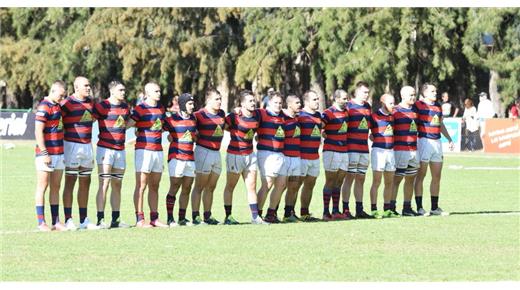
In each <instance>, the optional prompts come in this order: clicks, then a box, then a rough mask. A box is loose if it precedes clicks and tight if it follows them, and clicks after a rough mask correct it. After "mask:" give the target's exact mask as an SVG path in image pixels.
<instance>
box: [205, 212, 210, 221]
mask: <svg viewBox="0 0 520 290" xmlns="http://www.w3.org/2000/svg"><path fill="white" fill-rule="evenodd" d="M210 217H211V212H210V211H205V212H204V220H208V219H209V218H210Z"/></svg>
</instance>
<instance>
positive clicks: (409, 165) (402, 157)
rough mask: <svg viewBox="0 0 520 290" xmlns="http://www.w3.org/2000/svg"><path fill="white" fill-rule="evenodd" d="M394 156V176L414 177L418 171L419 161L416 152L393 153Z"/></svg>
mask: <svg viewBox="0 0 520 290" xmlns="http://www.w3.org/2000/svg"><path fill="white" fill-rule="evenodd" d="M394 156H395V167H396V171H395V175H397V176H409V175H415V174H416V173H417V170H418V169H419V159H418V158H417V151H394Z"/></svg>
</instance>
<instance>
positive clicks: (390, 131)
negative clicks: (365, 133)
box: [383, 125, 394, 136]
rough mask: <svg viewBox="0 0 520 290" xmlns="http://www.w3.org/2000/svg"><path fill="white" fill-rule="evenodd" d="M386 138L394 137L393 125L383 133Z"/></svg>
mask: <svg viewBox="0 0 520 290" xmlns="http://www.w3.org/2000/svg"><path fill="white" fill-rule="evenodd" d="M383 134H384V135H385V136H394V129H393V128H392V126H391V125H387V126H386V129H385V132H384V133H383Z"/></svg>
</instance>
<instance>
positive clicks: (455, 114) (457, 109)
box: [453, 107, 459, 117]
mask: <svg viewBox="0 0 520 290" xmlns="http://www.w3.org/2000/svg"><path fill="white" fill-rule="evenodd" d="M458 114H459V107H455V112H454V113H453V117H457V115H458Z"/></svg>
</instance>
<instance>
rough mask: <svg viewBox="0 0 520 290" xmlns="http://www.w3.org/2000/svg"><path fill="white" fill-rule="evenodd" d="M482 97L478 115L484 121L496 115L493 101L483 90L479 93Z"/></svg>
mask: <svg viewBox="0 0 520 290" xmlns="http://www.w3.org/2000/svg"><path fill="white" fill-rule="evenodd" d="M478 96H479V98H480V102H479V103H478V110H477V115H478V118H479V119H480V120H481V121H483V119H490V118H494V117H495V109H494V108H493V103H492V102H491V100H489V99H488V97H487V94H486V93H484V92H482V93H480V94H478Z"/></svg>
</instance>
